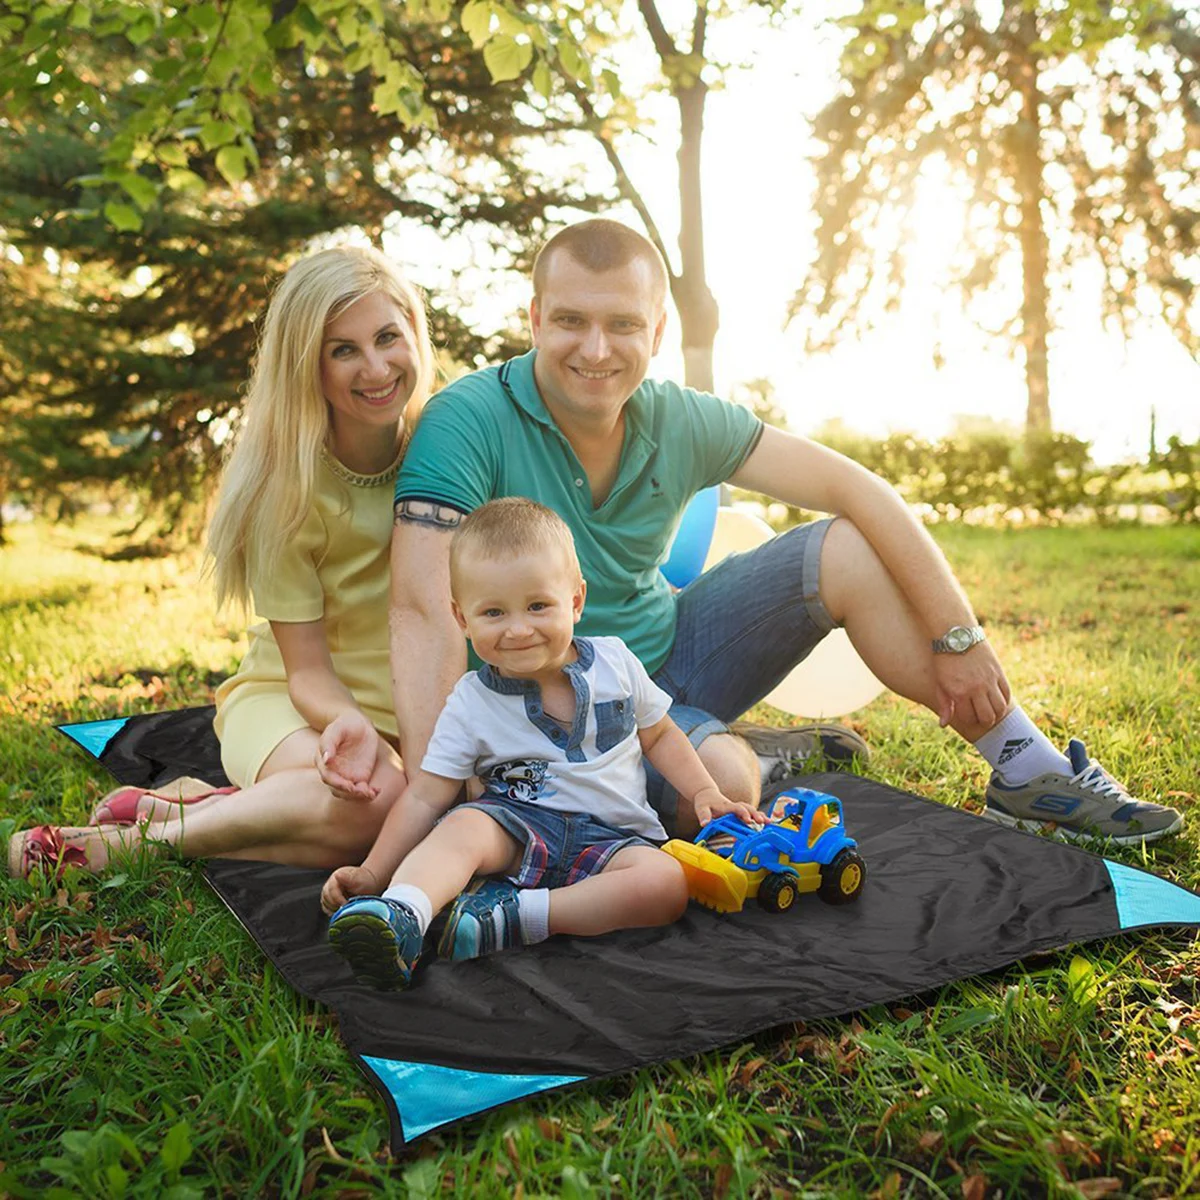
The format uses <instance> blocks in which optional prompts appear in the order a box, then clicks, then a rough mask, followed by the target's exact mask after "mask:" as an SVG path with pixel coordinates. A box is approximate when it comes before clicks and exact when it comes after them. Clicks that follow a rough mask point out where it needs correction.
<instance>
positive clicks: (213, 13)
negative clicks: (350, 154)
mask: <svg viewBox="0 0 1200 1200" xmlns="http://www.w3.org/2000/svg"><path fill="white" fill-rule="evenodd" d="M412 28H420V29H424V30H426V31H427V33H428V34H430V35H432V36H433V37H434V38H436V40H438V41H441V42H444V43H447V44H450V45H453V46H460V45H461V44H462V41H463V34H464V33H465V34H467V35H468V36H469V38H470V42H471V44H472V45H473V46H474V47H475V48H476V49H479V48H482V49H483V51H484V59H485V61H486V64H487V68H488V71H489V72H490V78H491V79H492V80H493V81H494V82H496V83H501V82H504V81H506V80H510V79H514V78H516V77H517V76H518V75H520V74H521V73H522V72H523V71H524V70H525V69H526V68H527V67H529V66H530V65H531V64H535V65H534V70H533V79H534V84H535V86H536V87H537V88H538V90H539V91H541V92H542V93H543V94H548V93H549V89H550V78H551V71H552V69H554V70H558V71H561V72H562V73H563V74H564V75H565V76H566V77H567V78H568V79H570V80H581V79H585V78H587V77H588V67H587V63H586V59H585V56H584V55H583V53H582V52H581V51H580V49H579V46H578V39H579V37H580V36H581V32H582V30H581V28H580V26H579V22H578V21H577V20H573V19H572V17H571V14H570V13H569V12H564V13H563V14H561V15H555V16H553V17H549V18H548V17H547V14H546V13H545V12H544V11H542V10H541V9H539V8H537V7H536V6H530V9H529V11H525V10H524V9H523V8H522V6H521V5H519V4H506V3H503V2H502V0H470V2H469V3H467V4H466V5H465V6H464V7H462V8H461V9H459V11H458V12H457V13H455V12H454V5H453V4H452V0H407V3H403V4H396V3H392V2H390V0H203V2H201V3H193V4H179V5H177V4H170V3H167V2H165V0H152V2H150V3H139V4H129V3H126V2H125V0H50V2H48V3H47V2H43V0H10V2H9V3H7V4H5V5H4V8H3V10H0V106H2V111H3V112H4V114H5V121H4V123H5V124H7V125H8V126H9V127H10V128H11V129H13V130H15V131H16V132H17V133H18V134H24V133H26V132H28V130H29V128H30V125H31V124H36V122H37V121H38V120H44V119H45V118H46V115H47V114H48V113H49V112H53V111H57V112H60V113H76V114H79V115H81V116H85V117H86V118H87V119H88V121H89V122H90V123H91V124H93V125H94V127H95V132H96V134H97V139H96V146H97V154H96V158H95V161H94V162H93V163H92V164H91V165H90V169H89V170H88V171H87V173H86V174H85V176H84V178H85V181H86V182H87V184H88V185H89V186H91V187H94V188H95V189H96V192H97V195H98V197H99V200H98V202H97V206H98V207H102V208H103V213H104V217H105V219H106V220H107V222H108V223H109V224H110V225H111V226H112V227H113V228H115V229H117V230H121V231H135V230H138V229H140V228H141V226H142V224H143V222H144V221H145V220H146V219H147V217H148V214H150V213H151V212H154V211H155V210H156V209H157V208H158V207H159V206H160V205H161V204H163V203H164V202H167V201H169V199H170V198H171V194H172V193H182V194H185V195H186V194H187V193H189V192H191V191H192V190H193V189H194V188H195V187H196V186H197V183H196V177H197V175H198V174H201V173H202V172H201V170H199V169H198V168H203V169H204V170H207V171H209V172H214V171H215V172H216V173H218V174H219V175H220V176H221V177H223V178H224V180H225V181H226V183H227V184H228V185H229V186H230V187H231V188H237V187H238V186H239V185H241V184H242V183H243V182H244V181H246V180H247V179H248V178H249V177H251V176H253V175H255V174H256V173H257V171H258V169H259V167H260V166H261V154H262V149H263V136H262V135H263V124H262V119H261V113H260V110H261V109H262V108H264V107H266V108H268V109H270V108H273V107H274V106H276V105H277V103H278V101H279V98H280V94H281V92H282V91H283V90H284V89H285V88H286V87H287V86H288V81H289V80H290V79H292V78H293V77H294V74H295V71H296V69H297V67H300V68H301V69H302V70H303V71H304V73H305V74H306V75H307V76H308V77H309V78H311V79H314V80H316V79H329V80H331V81H333V82H334V83H341V84H343V85H345V86H350V85H353V86H354V87H355V88H356V89H357V90H358V92H359V93H360V95H361V99H362V102H363V104H364V106H369V107H370V109H371V111H372V112H373V113H374V114H375V116H376V118H377V119H379V120H380V121H381V122H386V123H387V124H392V123H395V124H397V125H399V126H400V127H402V128H404V129H407V130H410V131H413V130H417V129H420V128H426V129H433V128H435V127H436V126H437V125H438V124H439V122H440V120H442V119H443V118H444V117H445V112H444V111H439V106H438V104H437V102H436V100H435V99H434V97H433V95H432V94H431V91H432V90H433V89H436V86H437V85H436V82H435V81H433V80H431V79H430V78H429V77H428V75H427V74H426V66H427V63H426V61H423V60H422V59H421V58H420V57H414V56H413V54H412V47H411V44H410V42H409V39H408V38H407V37H406V36H405V31H406V30H409V29H412ZM116 58H120V59H123V60H125V61H127V62H128V64H129V69H128V70H126V71H124V72H121V73H119V74H114V73H113V72H112V71H111V69H110V66H111V63H112V62H113V61H114V59H116ZM101 202H102V203H101Z"/></svg>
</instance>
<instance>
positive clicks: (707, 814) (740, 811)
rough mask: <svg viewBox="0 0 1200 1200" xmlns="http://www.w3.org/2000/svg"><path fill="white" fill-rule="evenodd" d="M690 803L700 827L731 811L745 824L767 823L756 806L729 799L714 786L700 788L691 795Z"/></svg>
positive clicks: (765, 817) (764, 815)
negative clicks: (693, 807)
mask: <svg viewBox="0 0 1200 1200" xmlns="http://www.w3.org/2000/svg"><path fill="white" fill-rule="evenodd" d="M692 804H693V805H694V806H695V809H696V819H697V820H698V821H699V822H700V827H701V828H703V827H704V826H705V825H707V824H708V823H709V821H712V820H714V819H715V818H717V817H721V816H724V815H725V814H726V813H733V815H734V816H735V817H737V819H738V820H739V821H742V822H743V823H744V824H746V825H765V824H766V823H767V816H766V814H765V813H761V812H759V811H758V809H757V808H752V807H751V806H750V805H749V804H741V803H739V802H737V801H735V800H730V799H729V797H728V796H726V795H725V794H724V792H722V791H720V790H719V789H718V788H715V787H706V788H701V789H700V790H699V791H698V792H697V793H696V794H695V796H693V797H692Z"/></svg>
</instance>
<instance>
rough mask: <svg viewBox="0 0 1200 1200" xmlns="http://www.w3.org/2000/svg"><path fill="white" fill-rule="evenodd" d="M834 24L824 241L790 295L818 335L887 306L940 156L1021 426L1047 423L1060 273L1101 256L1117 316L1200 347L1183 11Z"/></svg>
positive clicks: (818, 125)
mask: <svg viewBox="0 0 1200 1200" xmlns="http://www.w3.org/2000/svg"><path fill="white" fill-rule="evenodd" d="M844 24H845V25H846V27H847V41H846V45H845V50H844V53H843V56H842V71H843V75H844V82H843V85H842V88H841V93H840V95H838V96H837V97H836V98H835V99H833V100H832V101H831V102H830V103H829V104H828V105H827V106H826V107H825V108H824V109H823V110H822V111H821V113H820V114H819V115H818V116H817V118H816V121H815V125H814V135H815V137H816V138H817V140H818V141H819V142H820V143H821V145H822V149H821V151H820V153H819V155H818V157H817V160H816V167H817V173H818V185H817V195H816V207H817V213H818V217H819V221H820V224H819V233H818V238H819V249H818V255H817V257H816V259H815V261H814V263H813V265H812V267H811V270H810V272H809V274H808V277H807V279H806V280H805V281H804V284H803V286H802V288H801V290H800V291H799V292H798V293H797V296H796V297H795V300H794V301H793V304H792V315H793V316H795V315H797V314H799V313H801V312H803V313H804V314H805V316H806V318H807V320H808V322H809V324H808V339H809V345H810V347H811V348H817V347H825V346H828V345H830V344H832V343H833V342H834V341H835V340H837V339H838V338H839V337H841V336H843V335H845V334H847V333H851V332H855V331H861V330H862V329H863V328H866V327H868V326H869V325H871V324H872V323H873V322H876V321H878V320H879V319H880V314H881V313H884V312H887V311H889V310H890V309H891V308H892V307H894V306H895V305H896V304H897V303H898V302H899V300H900V297H901V295H902V292H903V289H904V286H905V284H906V281H907V280H909V279H910V278H911V277H912V276H913V272H914V266H916V264H914V263H913V262H912V261H910V257H909V250H910V247H911V237H912V232H913V229H912V225H911V216H912V214H913V211H914V206H915V205H916V204H917V203H918V199H919V196H920V193H921V190H922V186H923V183H924V181H927V180H928V179H929V178H930V176H931V168H934V167H940V168H944V172H945V178H946V180H947V185H948V186H950V187H952V188H953V189H955V190H956V191H957V192H958V193H959V194H960V195H962V196H964V197H965V198H966V200H967V202H968V209H967V215H966V219H965V223H964V225H963V227H962V229H961V231H957V230H955V231H948V234H947V236H948V238H950V239H951V240H952V241H953V242H954V243H956V244H957V246H958V250H957V254H956V258H955V260H954V262H953V265H952V271H953V278H952V279H951V280H949V281H948V282H949V286H950V288H951V289H952V290H957V291H958V292H959V293H961V295H962V298H963V300H962V302H963V304H964V306H968V308H969V306H970V303H971V301H972V299H974V298H986V299H987V301H988V303H987V304H986V305H985V304H980V305H977V306H976V307H975V308H974V309H973V310H971V311H974V312H975V313H976V314H977V320H978V321H979V322H980V324H981V325H983V326H985V327H986V328H987V330H988V332H990V333H992V334H994V335H996V336H997V337H1000V338H1001V339H1003V340H1004V341H1005V342H1006V343H1007V344H1009V345H1010V346H1012V347H1013V348H1014V349H1016V348H1019V349H1020V350H1021V352H1022V354H1023V356H1024V359H1025V365H1026V377H1027V386H1028V388H1029V396H1030V407H1029V415H1028V420H1027V425H1028V427H1029V428H1030V429H1031V430H1039V429H1040V430H1043V431H1044V430H1047V429H1048V428H1049V425H1050V401H1049V384H1048V375H1047V366H1046V356H1047V354H1048V352H1049V348H1050V346H1049V343H1050V337H1051V334H1052V332H1053V329H1054V325H1055V319H1056V311H1055V304H1056V302H1058V301H1060V300H1061V298H1062V296H1063V295H1064V294H1065V289H1066V287H1067V286H1068V284H1069V282H1070V281H1071V280H1072V278H1074V276H1073V275H1072V268H1076V267H1080V266H1082V265H1084V264H1087V263H1091V262H1098V263H1099V264H1100V265H1101V266H1102V268H1103V272H1104V281H1105V286H1104V289H1103V297H1104V306H1105V312H1106V314H1107V315H1108V317H1109V318H1110V319H1111V320H1113V321H1114V322H1116V323H1118V324H1119V325H1120V326H1121V327H1122V328H1125V329H1128V328H1129V326H1131V325H1132V324H1135V323H1136V322H1138V321H1139V320H1145V319H1149V318H1151V317H1161V318H1162V319H1164V320H1166V321H1167V322H1168V324H1169V325H1170V326H1171V328H1172V329H1173V330H1174V332H1175V333H1176V334H1177V336H1178V337H1179V338H1180V340H1181V341H1182V342H1183V344H1184V345H1185V346H1187V347H1188V348H1189V349H1190V350H1192V351H1193V352H1196V351H1197V349H1200V324H1198V313H1200V309H1198V307H1197V304H1196V299H1197V293H1196V288H1197V286H1198V285H1200V274H1198V273H1197V269H1196V249H1197V235H1198V233H1200V192H1198V191H1197V187H1196V183H1195V179H1196V173H1195V168H1196V155H1197V147H1198V145H1200V67H1198V65H1197V63H1198V62H1200V59H1198V57H1197V54H1196V48H1197V45H1198V44H1200V28H1198V27H1197V23H1196V13H1195V10H1194V8H1193V7H1190V6H1184V5H1176V6H1172V5H1168V4H1166V3H1161V2H1159V0H1147V2H1145V3H1133V4H1126V5H1123V6H1121V7H1119V8H1118V7H1117V6H1115V5H1108V4H1097V3H1094V2H1092V0H1089V2H1086V3H1085V2H1071V3H1058V2H1055V3H1049V2H1047V3H1043V2H1041V0H1036V2H1034V0H1028V2H1026V0H1004V2H1003V3H1000V4H996V5H984V4H981V3H978V2H977V0H955V2H954V3H940V2H938V3H935V2H934V0H927V2H926V0H879V2H878V3H870V4H864V5H863V6H862V8H861V10H860V11H859V12H857V13H856V14H855V15H854V16H852V17H849V18H846V20H845V22H844ZM932 173H933V174H934V175H940V174H941V172H940V171H934V172H932ZM1018 278H1019V282H1016V280H1017V279H1018ZM1013 294H1016V295H1017V296H1018V297H1019V303H1013V301H1012V299H1011V296H1012V295H1013ZM998 311H1003V312H1004V313H1006V315H1005V317H1004V318H1003V319H1002V320H1000V321H997V320H996V317H995V314H996V313H997V312H998Z"/></svg>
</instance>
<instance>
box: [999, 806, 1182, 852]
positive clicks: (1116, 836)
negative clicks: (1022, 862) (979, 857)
mask: <svg viewBox="0 0 1200 1200" xmlns="http://www.w3.org/2000/svg"><path fill="white" fill-rule="evenodd" d="M979 815H980V816H981V817H983V819H984V820H985V821H992V822H994V823H995V824H997V825H1003V826H1004V827H1005V828H1006V829H1019V830H1020V831H1021V832H1022V833H1045V832H1047V831H1049V834H1050V837H1051V838H1053V839H1054V840H1055V841H1058V842H1072V843H1108V842H1111V843H1112V845H1114V846H1141V845H1145V844H1146V843H1147V842H1157V841H1158V840H1159V838H1165V837H1168V836H1169V835H1170V834H1172V833H1176V832H1178V831H1179V830H1180V829H1181V828H1182V827H1183V817H1181V816H1180V817H1176V818H1175V820H1174V821H1173V822H1172V823H1171V824H1170V825H1168V826H1167V827H1166V828H1165V829H1153V830H1151V831H1150V832H1148V833H1124V834H1121V833H1088V832H1086V831H1084V830H1080V829H1064V828H1063V827H1062V826H1061V825H1056V824H1055V823H1054V822H1053V821H1031V820H1028V819H1025V818H1022V817H1014V816H1010V815H1009V814H1008V813H1002V812H997V811H996V810H995V809H993V808H985V809H984V810H983V812H982V813H980V814H979Z"/></svg>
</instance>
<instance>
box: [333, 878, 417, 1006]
mask: <svg viewBox="0 0 1200 1200" xmlns="http://www.w3.org/2000/svg"><path fill="white" fill-rule="evenodd" d="M422 941H423V938H422V936H421V927H420V925H419V924H418V923H417V916H416V914H415V913H414V912H413V911H412V909H411V908H408V907H407V906H405V905H403V904H397V903H396V901H395V900H385V899H384V898H383V897H382V896H355V897H354V899H353V900H347V901H346V903H345V904H343V905H342V907H341V908H339V909H338V910H337V912H335V913H334V914H333V916H332V917H330V918H329V944H330V945H331V946H332V947H333V948H334V950H336V951H337V952H338V953H339V954H340V955H341V956H342V957H343V958H344V959H345V960H346V961H347V962H348V963H349V964H350V969H351V970H352V971H353V972H354V975H355V978H356V979H359V980H361V981H362V982H363V983H369V984H370V985H371V986H372V987H373V988H378V989H379V990H380V991H387V990H390V989H392V988H402V987H407V986H408V981H409V980H410V979H411V978H412V972H413V967H414V966H416V962H417V959H418V958H420V957H421V943H422Z"/></svg>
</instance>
